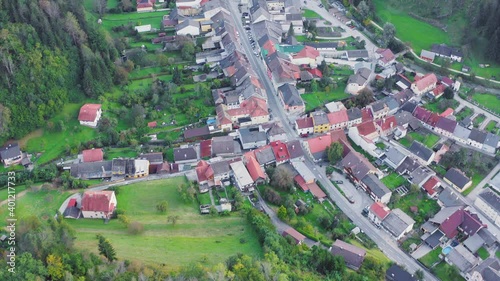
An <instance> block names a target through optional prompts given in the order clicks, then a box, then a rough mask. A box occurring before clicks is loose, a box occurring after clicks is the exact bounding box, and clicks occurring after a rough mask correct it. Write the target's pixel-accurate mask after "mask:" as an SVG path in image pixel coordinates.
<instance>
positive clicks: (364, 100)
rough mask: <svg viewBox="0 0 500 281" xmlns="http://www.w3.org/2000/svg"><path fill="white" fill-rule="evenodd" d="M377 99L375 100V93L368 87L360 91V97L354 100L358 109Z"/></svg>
mask: <svg viewBox="0 0 500 281" xmlns="http://www.w3.org/2000/svg"><path fill="white" fill-rule="evenodd" d="M374 100H375V99H374V98H373V92H372V90H370V88H368V87H364V88H363V89H361V91H359V93H358V95H357V96H355V97H353V98H352V101H353V104H354V106H356V107H360V108H361V107H365V106H367V105H368V104H370V103H371V102H373V101H374Z"/></svg>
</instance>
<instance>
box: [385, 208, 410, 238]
mask: <svg viewBox="0 0 500 281" xmlns="http://www.w3.org/2000/svg"><path fill="white" fill-rule="evenodd" d="M414 223H415V221H414V220H413V219H412V218H411V217H410V216H408V215H407V214H406V213H404V212H403V211H401V210H400V209H394V210H392V212H391V213H390V214H389V215H388V216H387V217H386V218H385V219H384V220H383V221H382V225H383V226H384V227H385V228H386V229H387V230H388V231H389V232H390V233H392V235H394V236H396V237H398V236H400V235H401V234H403V232H404V231H405V230H406V228H408V226H410V225H412V224H414Z"/></svg>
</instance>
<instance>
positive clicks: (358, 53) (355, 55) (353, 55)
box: [345, 50, 369, 61]
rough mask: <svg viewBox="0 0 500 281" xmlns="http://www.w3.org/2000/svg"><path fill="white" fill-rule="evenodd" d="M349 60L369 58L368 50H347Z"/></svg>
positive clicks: (346, 54)
mask: <svg viewBox="0 0 500 281" xmlns="http://www.w3.org/2000/svg"><path fill="white" fill-rule="evenodd" d="M345 56H346V58H347V60H350V61H355V60H366V59H368V58H369V56H368V51H367V50H348V51H346V52H345Z"/></svg>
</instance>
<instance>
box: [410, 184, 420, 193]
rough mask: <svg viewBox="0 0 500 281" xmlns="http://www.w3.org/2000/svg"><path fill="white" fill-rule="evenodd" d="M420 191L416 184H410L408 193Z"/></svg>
mask: <svg viewBox="0 0 500 281" xmlns="http://www.w3.org/2000/svg"><path fill="white" fill-rule="evenodd" d="M419 192H420V187H418V185H416V184H412V185H410V193H419Z"/></svg>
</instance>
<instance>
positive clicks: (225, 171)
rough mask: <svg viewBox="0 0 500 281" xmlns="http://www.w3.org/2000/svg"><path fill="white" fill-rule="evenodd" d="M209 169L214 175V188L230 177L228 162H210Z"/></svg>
mask: <svg viewBox="0 0 500 281" xmlns="http://www.w3.org/2000/svg"><path fill="white" fill-rule="evenodd" d="M210 167H211V168H212V170H213V173H214V184H215V185H216V186H221V185H222V183H223V182H225V181H228V180H229V178H230V176H231V167H230V166H229V161H226V160H219V159H217V160H215V161H211V162H210Z"/></svg>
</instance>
